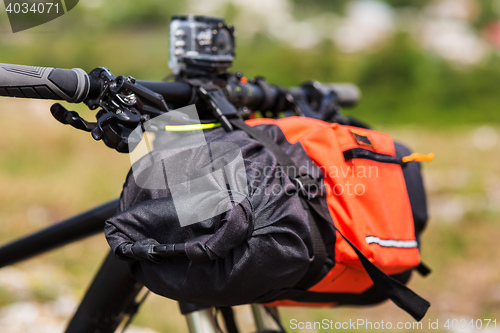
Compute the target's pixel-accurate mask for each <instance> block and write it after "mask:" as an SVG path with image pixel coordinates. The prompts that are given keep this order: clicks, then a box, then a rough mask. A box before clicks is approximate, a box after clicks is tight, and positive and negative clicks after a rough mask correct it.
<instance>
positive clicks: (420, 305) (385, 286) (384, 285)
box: [337, 229, 431, 321]
mask: <svg viewBox="0 0 500 333" xmlns="http://www.w3.org/2000/svg"><path fill="white" fill-rule="evenodd" d="M337 231H338V233H339V234H340V236H342V238H344V240H345V241H346V242H347V243H349V245H350V246H351V248H352V249H353V250H354V252H356V254H357V255H358V258H359V261H361V264H363V267H364V268H365V270H366V272H367V273H368V275H369V276H370V278H371V279H372V281H373V284H374V285H375V286H377V287H378V288H380V289H381V290H383V291H384V292H385V293H386V294H387V297H389V298H390V299H391V301H393V302H394V304H396V305H397V306H399V307H400V308H401V309H403V310H405V311H406V312H408V313H409V314H410V315H411V316H412V317H413V318H415V319H416V320H418V321H420V320H422V318H423V317H424V316H425V313H426V312H427V310H428V309H429V307H430V306H431V304H430V303H429V302H428V301H426V300H425V299H423V298H422V297H420V296H418V295H417V294H415V293H414V292H413V291H412V290H411V289H410V288H408V287H407V286H405V285H404V284H402V283H401V282H399V281H398V280H396V279H393V278H392V277H390V276H389V275H387V274H385V273H384V272H382V271H381V270H380V268H378V267H377V266H375V265H374V264H373V263H372V262H371V261H370V260H369V259H368V258H367V257H366V256H365V255H364V254H363V253H362V252H361V251H360V250H359V249H358V248H357V247H356V246H355V245H354V244H353V243H351V241H350V240H349V239H347V238H346V237H345V236H344V235H343V234H342V233H341V232H340V231H339V230H338V229H337Z"/></svg>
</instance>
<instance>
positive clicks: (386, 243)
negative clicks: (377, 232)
mask: <svg viewBox="0 0 500 333" xmlns="http://www.w3.org/2000/svg"><path fill="white" fill-rule="evenodd" d="M366 242H367V243H368V244H378V245H380V246H383V247H397V248H402V249H412V248H416V247H417V246H418V244H417V241H416V240H395V239H381V238H378V237H375V236H367V237H366Z"/></svg>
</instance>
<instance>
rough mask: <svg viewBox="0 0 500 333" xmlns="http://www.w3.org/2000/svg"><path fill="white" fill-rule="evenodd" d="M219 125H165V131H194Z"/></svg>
mask: <svg viewBox="0 0 500 333" xmlns="http://www.w3.org/2000/svg"><path fill="white" fill-rule="evenodd" d="M220 126H221V124H220V123H212V124H193V125H167V126H165V131H169V132H182V131H196V130H205V129H211V128H216V127H220Z"/></svg>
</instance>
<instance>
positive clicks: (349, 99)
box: [325, 83, 361, 106]
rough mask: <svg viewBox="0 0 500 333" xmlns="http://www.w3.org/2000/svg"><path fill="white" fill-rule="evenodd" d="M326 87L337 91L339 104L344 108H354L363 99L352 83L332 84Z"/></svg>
mask: <svg viewBox="0 0 500 333" xmlns="http://www.w3.org/2000/svg"><path fill="white" fill-rule="evenodd" d="M325 87H327V88H328V89H331V90H333V91H335V93H336V94H337V102H338V103H339V104H340V105H342V106H353V105H355V104H356V103H358V101H359V100H360V98H361V91H360V90H359V88H358V87H357V86H356V85H355V84H352V83H331V84H326V85H325Z"/></svg>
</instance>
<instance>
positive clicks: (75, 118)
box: [50, 103, 97, 132]
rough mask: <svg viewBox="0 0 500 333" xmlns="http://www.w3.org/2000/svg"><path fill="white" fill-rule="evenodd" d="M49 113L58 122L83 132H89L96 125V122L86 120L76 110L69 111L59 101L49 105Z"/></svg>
mask: <svg viewBox="0 0 500 333" xmlns="http://www.w3.org/2000/svg"><path fill="white" fill-rule="evenodd" d="M50 113H52V116H54V118H56V120H57V121H59V122H60V123H62V124H65V125H70V126H72V127H74V128H76V129H79V130H82V131H85V132H91V131H92V130H93V129H94V128H95V127H96V126H97V123H93V122H89V121H86V120H85V119H83V118H82V117H80V115H79V114H78V113H77V112H76V111H69V110H68V109H66V108H65V107H64V106H62V105H61V104H59V103H55V104H53V105H52V106H51V107H50Z"/></svg>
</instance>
